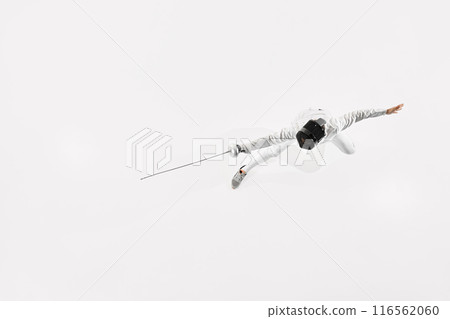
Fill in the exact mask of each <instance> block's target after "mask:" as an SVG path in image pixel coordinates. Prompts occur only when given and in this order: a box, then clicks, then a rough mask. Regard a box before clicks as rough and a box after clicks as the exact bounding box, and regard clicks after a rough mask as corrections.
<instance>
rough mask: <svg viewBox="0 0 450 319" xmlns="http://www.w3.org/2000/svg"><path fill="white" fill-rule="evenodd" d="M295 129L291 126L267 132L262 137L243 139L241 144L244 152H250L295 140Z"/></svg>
mask: <svg viewBox="0 0 450 319" xmlns="http://www.w3.org/2000/svg"><path fill="white" fill-rule="evenodd" d="M296 133H297V131H295V130H293V129H292V128H284V129H282V130H281V131H279V132H275V133H273V134H269V135H267V136H264V137H260V138H257V139H255V140H248V141H244V143H243V144H242V145H241V146H242V147H243V149H244V150H245V152H247V153H250V152H252V151H254V150H257V149H260V148H265V147H269V146H272V145H276V144H280V143H284V142H287V141H289V140H295V134H296Z"/></svg>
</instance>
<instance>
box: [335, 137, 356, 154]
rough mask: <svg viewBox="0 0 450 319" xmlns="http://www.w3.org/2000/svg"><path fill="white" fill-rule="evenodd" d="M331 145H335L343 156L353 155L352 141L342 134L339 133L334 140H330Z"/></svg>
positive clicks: (353, 145)
mask: <svg viewBox="0 0 450 319" xmlns="http://www.w3.org/2000/svg"><path fill="white" fill-rule="evenodd" d="M332 142H333V144H334V145H336V147H337V148H338V149H339V150H341V152H342V153H345V154H353V153H355V150H356V149H355V144H354V143H353V142H352V140H351V139H350V138H349V137H348V136H347V135H346V134H344V133H339V134H338V135H336V136H335V138H334V139H333V140H332Z"/></svg>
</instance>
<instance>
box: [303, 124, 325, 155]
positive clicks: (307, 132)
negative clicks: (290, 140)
mask: <svg viewBox="0 0 450 319" xmlns="http://www.w3.org/2000/svg"><path fill="white" fill-rule="evenodd" d="M324 136H325V120H324V119H322V118H320V119H317V120H309V121H308V123H306V124H305V125H304V126H303V127H302V128H301V129H300V131H298V132H297V135H296V137H297V141H298V145H300V147H301V148H304V149H307V150H312V149H313V148H314V147H315V146H316V144H317V143H319V142H320V140H321V139H322V138H323V137H324Z"/></svg>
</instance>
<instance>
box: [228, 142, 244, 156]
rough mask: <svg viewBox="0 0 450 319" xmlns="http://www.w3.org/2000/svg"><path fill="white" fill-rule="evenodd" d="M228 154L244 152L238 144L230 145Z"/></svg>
mask: <svg viewBox="0 0 450 319" xmlns="http://www.w3.org/2000/svg"><path fill="white" fill-rule="evenodd" d="M229 150H230V156H231V157H237V156H238V155H239V153H245V151H244V149H243V148H242V147H241V146H240V145H237V144H236V145H230V148H229Z"/></svg>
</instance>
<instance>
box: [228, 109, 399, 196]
mask: <svg viewBox="0 0 450 319" xmlns="http://www.w3.org/2000/svg"><path fill="white" fill-rule="evenodd" d="M402 108H403V104H399V105H397V106H394V107H391V108H388V109H364V110H357V111H353V112H350V113H347V114H344V115H342V116H340V117H333V116H331V114H330V112H328V111H326V110H323V109H312V108H310V109H308V110H305V111H303V112H301V113H300V114H299V115H298V116H297V117H296V118H295V119H294V121H292V123H291V125H290V126H289V127H286V128H283V129H282V130H281V131H279V132H276V133H273V134H270V135H267V136H265V137H261V138H257V139H255V140H250V141H247V142H244V143H241V144H237V145H231V146H230V149H229V151H230V155H231V156H233V157H237V156H238V154H239V153H247V154H250V153H251V152H254V151H256V150H258V153H259V156H260V159H258V160H257V159H256V158H255V156H253V157H252V159H251V161H250V162H249V163H248V164H246V165H244V166H242V167H241V168H240V169H239V170H238V171H237V172H236V174H235V175H234V176H233V179H232V181H231V187H232V188H237V187H239V185H240V184H241V183H242V180H243V179H244V178H245V176H247V174H248V172H249V171H250V170H251V169H253V168H254V167H255V166H257V165H258V164H259V163H261V160H262V162H265V161H267V160H268V159H270V158H272V157H276V156H278V155H280V154H281V153H282V152H283V151H284V150H286V149H287V148H288V146H289V145H291V144H293V143H296V142H297V143H298V145H299V146H300V148H302V149H306V150H311V149H313V148H314V147H315V146H317V145H318V144H319V143H327V142H332V143H333V144H334V145H335V146H336V147H337V148H338V149H339V150H341V151H342V152H343V153H345V154H353V153H354V152H355V145H354V144H353V142H352V141H351V140H350V138H349V137H347V135H346V134H345V133H343V131H344V130H346V129H348V128H349V127H350V126H352V125H353V124H355V123H357V122H359V121H361V120H364V119H368V118H373V117H379V116H383V115H390V114H396V113H398V112H399V111H400V110H401V109H402Z"/></svg>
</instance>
